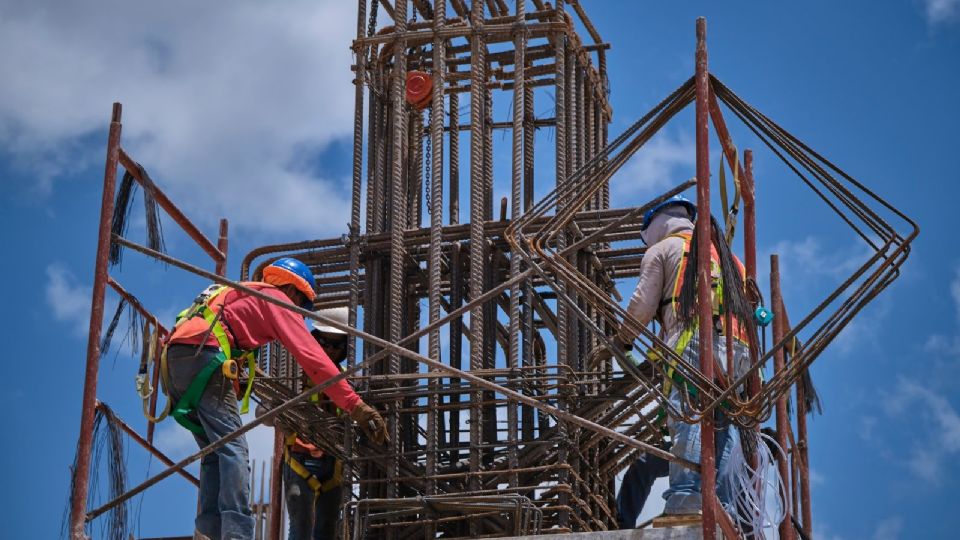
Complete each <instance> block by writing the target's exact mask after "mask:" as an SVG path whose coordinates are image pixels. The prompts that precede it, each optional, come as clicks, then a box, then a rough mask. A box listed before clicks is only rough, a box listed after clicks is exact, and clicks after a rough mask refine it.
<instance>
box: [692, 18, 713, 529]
mask: <svg viewBox="0 0 960 540" xmlns="http://www.w3.org/2000/svg"><path fill="white" fill-rule="evenodd" d="M708 77H709V72H708V71H707V20H706V19H705V18H703V17H700V18H698V19H697V52H696V91H697V98H696V134H697V218H698V219H697V223H696V227H697V250H698V251H699V253H700V258H699V261H698V265H697V305H698V308H699V311H700V313H699V324H698V327H699V333H700V369H701V370H702V371H703V376H704V377H705V378H706V379H707V380H708V381H712V380H713V302H712V301H711V299H710V296H711V290H710V247H711V245H712V242H711V240H710V127H709V125H708V121H709V113H710V107H709V104H708V96H709V93H710V81H709V78H708ZM700 431H701V433H700V480H701V483H700V485H701V495H702V500H703V504H702V509H703V538H704V540H715V538H716V536H717V515H716V505H715V504H713V502H714V498H715V497H716V485H717V469H716V463H715V461H716V460H715V457H716V456H715V455H714V448H713V447H714V439H715V434H714V432H713V416H712V415H711V414H705V415H704V416H703V421H702V422H701V428H700Z"/></svg>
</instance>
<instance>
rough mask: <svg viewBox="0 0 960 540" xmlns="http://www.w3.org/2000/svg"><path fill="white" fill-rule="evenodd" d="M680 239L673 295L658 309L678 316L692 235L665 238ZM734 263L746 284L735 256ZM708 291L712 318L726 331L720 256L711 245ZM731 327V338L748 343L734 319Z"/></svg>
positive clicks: (743, 329)
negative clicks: (680, 244) (671, 311)
mask: <svg viewBox="0 0 960 540" xmlns="http://www.w3.org/2000/svg"><path fill="white" fill-rule="evenodd" d="M671 237H674V238H680V239H682V240H683V256H682V257H681V258H680V267H679V268H678V269H677V279H676V281H674V283H673V289H672V290H673V295H672V296H670V297H669V298H665V299H663V300H662V301H661V302H660V307H661V308H665V307H667V306H670V307H671V309H673V313H674V315H677V314H678V311H679V308H680V291H681V290H682V289H683V276H684V274H685V273H686V270H687V261H688V260H689V257H690V240H691V238H692V235H691V234H690V233H677V234H671V235H670V236H668V237H667V238H671ZM733 260H734V262H735V263H736V264H737V270H738V271H739V272H740V278H741V280H742V282H743V283H746V280H747V273H746V269H744V267H743V264H742V263H741V262H740V259H738V258H737V257H736V256H734V257H733ZM710 289H711V297H712V304H713V315H714V317H719V320H720V325H721V326H720V328H722V329H723V330H724V331H726V328H725V325H726V323H727V321H726V318H725V317H723V315H724V313H725V310H724V305H723V279H722V278H721V273H720V255H719V254H717V248H716V246H714V245H713V244H712V243H711V244H710ZM731 323H732V324H731V326H733V328H732V333H733V337H734V338H735V339H737V340H738V341H740V342H743V343H748V339H749V338H748V336H747V332H746V329H745V328H744V327H743V324H742V323H741V322H740V321H739V320H737V319H736V318H732V319H731Z"/></svg>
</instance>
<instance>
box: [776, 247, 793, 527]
mask: <svg viewBox="0 0 960 540" xmlns="http://www.w3.org/2000/svg"><path fill="white" fill-rule="evenodd" d="M770 303H771V304H772V308H773V310H774V311H773V342H774V343H775V345H774V346H775V347H777V349H776V351H774V353H773V373H774V376H777V375H779V374H780V373H783V371H784V369H785V368H786V361H785V359H784V352H783V347H781V346H780V342H781V341H782V340H783V336H784V334H785V333H786V332H785V329H784V321H783V319H784V316H783V296H782V294H781V292H780V259H779V257H777V254H776V253H774V254H772V255H770ZM776 416H777V420H776V422H777V444H779V445H780V448H782V449H783V451H784V452H787V451H788V450H787V449H788V446H787V431H788V430H789V429H790V417H789V416H787V398H786V395H781V396H780V397H778V398H777V404H776ZM777 467H778V469H779V471H780V478H781V479H783V484H784V486H786V488H787V489H786V491H787V493H792V491H793V489H792V487H791V486H792V482H791V481H790V468H789V465H788V464H787V456H786V455H778V456H777ZM784 503H785V504H784V509H783V510H784V516H783V521H782V522H780V538H781V539H782V540H794V538H796V537H795V535H794V532H795V531H794V528H793V523H792V521H791V518H792V511H791V508H790V503H789V502H788V501H784Z"/></svg>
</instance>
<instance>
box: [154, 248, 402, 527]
mask: <svg viewBox="0 0 960 540" xmlns="http://www.w3.org/2000/svg"><path fill="white" fill-rule="evenodd" d="M244 285H245V286H246V287H249V288H252V289H255V290H257V291H259V292H261V293H263V294H266V295H269V296H272V297H274V298H276V299H278V300H282V301H284V302H292V303H293V304H295V305H297V306H300V307H303V308H304V309H312V307H313V299H314V297H315V291H314V279H313V273H312V272H311V271H310V269H309V268H308V267H307V265H305V264H304V263H302V262H301V261H299V260H297V259H293V258H289V257H286V258H282V259H279V260H277V261H275V262H273V263H272V264H270V265H269V266H268V267H267V268H265V269H264V271H263V282H248V283H244ZM272 341H279V342H280V343H281V344H282V345H283V346H284V347H285V348H286V349H287V350H288V351H290V352H291V353H292V355H293V357H294V358H295V359H296V361H297V362H298V363H299V364H300V366H301V367H302V368H303V371H304V373H305V374H306V376H307V377H309V378H310V379H311V380H312V381H313V382H314V384H321V383H323V382H324V381H326V380H328V379H330V378H332V377H334V376H336V375H338V374H339V373H340V370H339V369H338V368H337V366H336V365H335V364H334V363H333V362H332V361H331V360H330V358H329V356H327V354H326V353H325V352H324V351H323V349H322V348H321V347H320V345H319V344H318V343H317V341H316V340H315V339H314V337H313V336H311V335H310V332H308V331H307V328H306V325H305V324H304V319H303V317H302V316H301V315H299V314H297V313H294V312H293V311H290V310H287V309H284V308H282V307H280V306H278V305H276V304H272V303H270V302H267V301H265V300H262V299H260V298H257V297H255V296H252V295H250V294H247V293H245V292H243V291H240V290H234V289H231V288H229V287H221V286H213V287H209V288H208V289H207V290H205V291H204V292H203V293H201V294H200V296H198V297H197V298H196V299H195V300H194V303H193V305H192V306H191V307H189V308H187V309H186V310H184V311H183V312H181V313H180V315H179V316H178V317H177V325H176V327H175V329H174V331H173V333H172V335H171V337H170V340H169V342H168V344H167V347H166V351H165V354H166V364H167V371H168V373H169V376H168V382H169V384H168V391H169V394H170V401H171V403H174V404H175V405H174V408H173V409H172V410H171V413H170V415H171V416H173V417H174V419H175V420H176V421H177V422H178V423H180V424H181V425H183V426H184V427H186V428H187V429H189V430H190V431H191V432H193V434H194V438H195V439H196V440H197V444H198V445H199V446H200V447H201V448H203V447H205V446H207V445H209V444H210V443H211V442H213V441H216V440H218V439H220V438H221V437H224V436H225V435H227V434H229V433H231V432H233V431H236V430H237V429H239V428H240V427H241V425H242V421H241V419H240V411H239V410H238V407H237V400H236V398H235V395H234V390H233V383H232V381H231V378H235V375H233V374H235V373H236V365H237V364H236V362H237V360H241V361H242V360H243V359H244V358H251V357H252V356H250V352H251V351H254V350H256V349H258V348H259V347H260V346H261V345H263V344H265V343H270V342H272ZM324 393H325V394H326V395H327V397H329V398H330V400H332V401H333V403H334V404H336V406H337V407H339V408H340V409H341V410H343V411H346V412H347V413H348V414H349V415H350V418H351V419H353V420H354V421H355V422H357V423H358V424H359V427H360V428H361V429H362V430H363V431H364V432H366V434H367V436H368V437H369V438H370V440H371V441H373V442H374V443H375V444H383V442H384V441H385V440H386V439H387V428H386V423H385V422H384V421H383V418H382V417H381V416H380V414H379V413H377V411H376V410H375V409H374V408H372V407H370V406H369V405H367V404H365V403H364V402H363V401H362V400H361V399H360V397H359V396H358V395H357V394H356V392H354V391H353V388H352V387H351V386H350V384H349V383H347V381H346V380H341V381H340V382H338V383H337V384H334V385H332V386H330V387H328V388H327V389H326V390H324ZM248 395H249V390H248ZM244 412H245V411H244ZM249 486H250V465H249V459H248V449H247V441H246V438H245V437H243V436H240V437H237V438H235V439H233V440H232V441H230V442H228V443H227V444H225V445H224V446H222V447H220V448H219V449H218V450H216V451H214V452H213V453H211V454H208V455H206V456H204V457H203V459H202V460H201V462H200V509H199V513H198V515H197V518H196V521H195V523H196V529H197V532H199V533H201V534H203V535H205V536H207V537H208V538H210V539H211V540H218V539H221V538H223V539H225V540H226V539H229V540H252V538H253V527H254V520H253V517H252V516H251V512H250V506H249V499H250V495H249V489H250V488H249Z"/></svg>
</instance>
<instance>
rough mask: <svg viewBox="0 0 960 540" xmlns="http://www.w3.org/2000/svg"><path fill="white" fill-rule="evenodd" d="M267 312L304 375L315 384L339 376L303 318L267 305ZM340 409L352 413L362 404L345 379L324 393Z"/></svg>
mask: <svg viewBox="0 0 960 540" xmlns="http://www.w3.org/2000/svg"><path fill="white" fill-rule="evenodd" d="M264 304H266V306H265V308H264V309H265V310H266V312H267V313H268V314H269V317H270V323H271V324H272V325H273V327H274V328H273V330H274V332H275V335H276V338H277V339H278V340H280V343H282V344H283V346H284V347H286V348H287V350H289V351H290V353H291V354H293V357H294V358H295V359H296V360H297V363H298V364H300V367H302V368H303V371H304V373H306V374H307V376H308V377H310V380H312V381H313V382H314V383H315V384H321V383H323V382H324V381H326V380H327V379H330V378H332V377H335V376H337V375H339V374H340V370H339V369H337V366H336V365H335V364H334V363H333V361H332V360H330V357H328V356H327V354H326V353H325V352H323V349H322V348H321V347H320V345H319V344H318V343H317V340H316V339H314V338H313V336H312V335H310V332H308V331H307V327H306V325H305V324H304V322H303V317H301V316H300V315H298V314H296V313H294V312H292V311H289V310H286V309H284V308H282V307H280V306H276V305H274V304H270V303H268V302H264ZM323 393H324V394H326V395H327V396H328V397H329V398H330V399H331V400H332V401H333V402H334V403H336V404H337V407H340V408H341V409H343V410H345V411H347V412H351V411H353V408H354V407H355V406H356V404H357V403H358V402H359V401H360V396H358V395H357V393H356V392H354V391H353V387H351V386H350V383H348V382H347V381H346V379H344V380H341V381H340V382H338V383H336V384H334V385H333V386H330V387H329V388H327V389H326V390H324V391H323Z"/></svg>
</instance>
